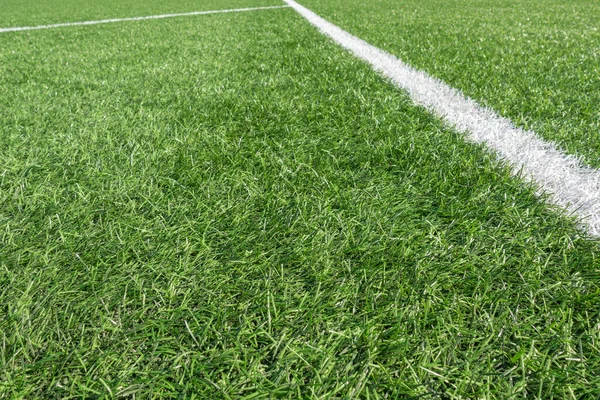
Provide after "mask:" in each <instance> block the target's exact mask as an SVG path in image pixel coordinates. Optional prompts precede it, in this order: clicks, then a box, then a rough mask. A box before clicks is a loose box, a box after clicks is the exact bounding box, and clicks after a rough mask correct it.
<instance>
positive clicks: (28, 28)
mask: <svg viewBox="0 0 600 400" xmlns="http://www.w3.org/2000/svg"><path fill="white" fill-rule="evenodd" d="M287 7H289V6H267V7H252V8H233V9H228V10H210V11H192V12H187V13H179V14H161V15H148V16H145V17H130V18H111V19H101V20H98V21H82V22H65V23H62V24H52V25H37V26H15V27H9V28H0V33H6V32H19V31H34V30H38V29H52V28H62V27H65V26H80V25H98V24H110V23H113V22H126V21H143V20H146V19H162V18H175V17H188V16H192V15H206V14H219V13H232V12H244V11H258V10H272V9H275V8H287Z"/></svg>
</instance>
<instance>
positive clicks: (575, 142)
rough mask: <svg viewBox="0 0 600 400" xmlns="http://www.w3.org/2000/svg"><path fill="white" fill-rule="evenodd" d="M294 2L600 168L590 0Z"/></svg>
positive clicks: (595, 33)
mask: <svg viewBox="0 0 600 400" xmlns="http://www.w3.org/2000/svg"><path fill="white" fill-rule="evenodd" d="M300 3H301V4H303V5H304V6H306V7H309V8H311V9H312V10H313V11H315V12H317V13H318V14H320V15H321V16H322V17H324V18H326V19H328V20H329V21H331V22H333V23H335V24H338V25H339V26H340V27H342V28H344V29H346V30H348V31H350V32H351V33H352V34H354V35H356V36H358V37H360V38H362V39H365V40H366V41H368V42H369V43H371V44H373V45H375V46H378V47H380V48H382V49H384V50H387V51H388V52H390V53H392V54H395V55H397V56H399V57H400V58H401V59H402V60H403V61H405V62H407V63H408V64H410V65H412V66H413V67H415V68H417V69H421V70H424V71H427V72H428V73H430V74H431V75H433V76H435V77H438V78H440V79H442V80H443V81H445V82H447V83H448V84H449V85H451V86H453V87H456V88H458V89H460V90H461V91H462V92H464V93H465V94H466V95H468V96H470V97H472V98H474V99H476V100H478V101H479V102H480V103H481V104H484V105H488V106H490V107H491V108H493V109H494V110H496V111H497V112H499V113H500V114H501V115H503V116H505V117H508V118H510V119H511V120H512V121H513V122H515V124H517V125H518V126H521V127H524V128H526V129H532V130H533V131H535V132H536V133H538V134H539V135H540V136H542V137H543V138H545V139H547V140H549V141H551V142H554V143H557V144H558V146H559V147H560V148H561V149H563V150H564V151H566V152H568V153H571V154H574V155H577V156H579V157H581V158H582V159H583V161H584V163H586V164H589V165H591V166H593V167H595V168H598V167H600V108H598V104H600V73H599V72H600V57H599V54H600V52H599V49H600V25H599V24H598V21H599V20H600V3H599V2H598V1H595V0H580V1H570V0H529V1H522V0H475V1H473V0H401V1H399V0H373V1H369V2H365V1H361V0H343V1H341V0H302V1H300Z"/></svg>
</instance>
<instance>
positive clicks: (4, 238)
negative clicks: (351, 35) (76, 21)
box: [0, 9, 600, 399]
mask: <svg viewBox="0 0 600 400" xmlns="http://www.w3.org/2000/svg"><path fill="white" fill-rule="evenodd" d="M0 93H1V95H0V307H1V308H0V335H1V338H0V340H1V342H0V343H1V345H0V397H7V398H98V397H100V398H110V397H117V396H130V397H131V396H137V397H139V398H153V397H154V398H165V397H177V396H179V397H184V398H188V397H189V398H194V397H196V398H271V397H282V398H299V397H302V398H375V399H376V398H400V397H411V396H425V397H427V396H429V397H436V396H437V397H442V398H461V397H462V398H467V397H468V398H475V397H478V398H508V397H525V396H527V397H535V396H537V397H543V398H552V397H554V398H585V397H592V396H594V395H595V394H597V393H598V391H599V390H600V377H599V376H598V371H599V370H600V353H599V352H598V350H599V349H598V340H599V339H600V332H599V325H598V312H599V309H600V297H599V294H600V286H599V280H598V278H599V275H598V266H599V265H600V261H599V256H600V248H599V247H598V243H597V242H595V241H591V240H588V239H586V238H585V237H584V235H583V234H582V233H581V232H580V231H578V230H577V229H576V228H575V226H574V223H573V221H571V220H569V219H568V218H566V217H564V216H562V215H561V213H560V211H557V210H553V209H550V207H549V206H548V205H546V204H545V203H544V202H543V201H541V200H539V199H538V198H536V196H535V195H534V192H535V188H533V187H531V186H530V185H527V184H524V183H523V182H522V181H521V180H519V179H518V178H514V177H512V176H511V173H510V171H509V170H508V169H507V168H506V167H504V166H502V165H501V164H499V163H498V162H497V161H496V160H495V158H494V156H493V155H492V154H490V153H488V152H486V151H485V149H484V148H482V147H481V146H478V145H473V144H468V143H466V142H465V141H464V140H463V138H462V136H461V135H460V134H458V133H456V132H453V131H452V130H449V129H447V128H445V127H444V126H443V125H442V124H441V122H440V121H438V120H437V119H436V118H434V117H433V116H431V115H430V114H428V113H427V112H426V111H424V110H423V109H421V108H418V107H415V106H414V105H413V104H412V103H411V101H410V99H409V98H408V97H407V96H406V95H405V94H404V93H403V92H401V91H399V90H397V89H396V88H395V87H393V86H392V85H390V84H388V83H387V82H385V81H384V80H382V79H381V78H380V77H379V76H378V75H377V74H376V73H374V72H372V71H371V70H370V69H369V67H367V66H366V65H364V64H363V63H361V62H359V61H357V60H355V59H354V58H353V57H352V56H350V55H349V54H347V53H345V52H344V51H342V50H340V49H338V48H337V47H336V46H335V45H333V44H331V43H330V42H329V41H328V40H327V39H325V38H323V37H322V36H321V35H320V34H319V33H318V32H316V31H315V30H314V29H313V28H312V27H311V26H309V25H308V24H307V23H306V22H305V21H304V20H302V18H300V17H299V16H297V15H296V14H295V13H294V12H293V11H292V10H290V9H279V10H269V11H261V12H253V13H243V14H227V15H223V14H221V15H210V16H202V17H193V18H184V19H172V20H160V21H144V22H134V23H123V24H113V25H103V26H94V27H72V28H66V29H57V30H47V31H36V32H21V33H9V34H4V35H1V36H0Z"/></svg>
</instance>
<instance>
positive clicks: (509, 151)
mask: <svg viewBox="0 0 600 400" xmlns="http://www.w3.org/2000/svg"><path fill="white" fill-rule="evenodd" d="M284 1H285V2H286V3H287V4H289V5H290V6H291V7H293V8H294V9H295V10H296V11H297V12H298V13H299V14H301V15H302V16H303V17H304V18H306V19H307V20H308V21H309V22H310V23H311V24H313V25H314V26H316V27H317V28H318V29H319V30H320V31H321V32H323V33H324V34H325V35H327V36H329V37H330V38H331V39H333V40H334V41H335V42H336V43H338V44H339V45H341V46H342V47H344V48H346V49H348V50H350V51H351V52H352V53H354V55H356V56H357V57H358V58H361V59H363V60H364V61H366V62H368V63H369V64H371V66H372V67H373V68H374V69H375V70H376V71H378V72H380V73H381V74H382V75H384V76H385V77H387V78H389V79H391V80H392V82H393V83H395V84H396V85H397V86H398V87H400V88H402V89H404V90H406V91H408V93H409V95H410V96H411V97H412V99H413V101H414V102H415V103H417V104H419V105H421V106H424V107H425V108H427V109H428V110H430V111H432V112H433V113H435V114H437V115H439V116H440V117H442V119H443V120H444V121H445V122H446V123H447V124H449V125H451V126H452V127H454V128H456V129H458V130H460V131H462V132H465V133H466V134H467V138H468V139H470V140H472V141H474V142H478V143H485V144H486V145H487V146H488V147H490V148H492V149H494V150H495V151H496V152H497V153H498V154H499V155H500V156H501V157H502V158H503V159H505V160H507V161H508V162H509V163H510V164H511V165H512V166H513V168H514V171H515V173H519V172H521V171H522V172H523V175H524V176H525V177H526V178H528V179H531V180H532V181H534V182H537V184H538V185H539V187H540V188H541V190H543V191H544V192H546V193H548V194H549V196H550V200H551V201H552V202H553V203H555V204H556V205H559V206H561V207H564V208H565V209H566V210H568V211H569V212H571V213H572V214H573V215H575V216H576V217H578V218H579V219H580V220H581V221H582V222H583V225H584V227H587V228H588V233H589V234H591V235H593V236H600V171H598V170H596V169H591V168H588V167H585V166H583V165H582V164H581V163H580V162H579V160H578V159H577V158H576V157H573V156H571V155H567V154H564V153H562V152H561V151H559V150H557V148H556V147H555V146H554V145H553V144H552V143H548V142H545V141H544V140H542V139H540V138H539V137H538V136H537V135H536V134H535V133H534V132H532V131H524V130H522V129H520V128H516V127H515V126H514V124H513V123H512V122H511V121H510V120H508V119H506V118H503V117H501V116H499V115H498V114H496V113H495V112H494V111H493V110H491V109H489V108H485V107H482V106H480V105H478V104H477V103H476V102H475V101H473V100H472V99H470V98H468V97H465V96H464V95H463V94H462V93H460V92H459V91H458V90H456V89H454V88H452V87H450V86H448V85H447V84H445V83H444V82H442V81H440V80H438V79H435V78H432V77H430V76H429V75H427V74H426V73H424V72H421V71H418V70H415V69H413V68H412V67H410V66H408V65H406V64H404V63H403V62H402V61H401V60H399V59H398V58H397V57H395V56H393V55H391V54H389V53H386V52H385V51H383V50H381V49H379V48H377V47H375V46H372V45H370V44H369V43H367V42H365V41H363V40H361V39H359V38H357V37H355V36H352V35H351V34H350V33H348V32H346V31H344V30H342V29H341V28H339V27H337V26H336V25H334V24H332V23H330V22H328V21H326V20H325V19H323V18H321V17H320V16H318V15H317V14H315V13H314V12H312V11H310V10H309V9H307V8H305V7H303V6H301V5H300V4H298V3H296V2H295V1H294V0H284Z"/></svg>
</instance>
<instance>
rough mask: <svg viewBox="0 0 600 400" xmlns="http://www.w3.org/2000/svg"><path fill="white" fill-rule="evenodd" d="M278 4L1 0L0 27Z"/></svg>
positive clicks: (269, 0)
mask: <svg viewBox="0 0 600 400" xmlns="http://www.w3.org/2000/svg"><path fill="white" fill-rule="evenodd" d="M281 4H282V3H281V1H279V0H169V1H162V0H96V1H89V0H43V1H39V0H2V4H1V7H2V12H0V28H7V27H11V26H32V25H45V24H57V23H64V22H81V21H93V20H98V19H107V18H127V17H142V16H145V15H158V14H172V13H185V12H192V11H206V10H222V9H227V8H243V7H259V6H273V5H275V6H278V5H281Z"/></svg>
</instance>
